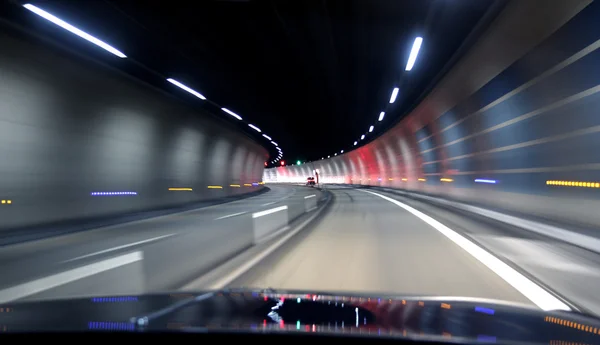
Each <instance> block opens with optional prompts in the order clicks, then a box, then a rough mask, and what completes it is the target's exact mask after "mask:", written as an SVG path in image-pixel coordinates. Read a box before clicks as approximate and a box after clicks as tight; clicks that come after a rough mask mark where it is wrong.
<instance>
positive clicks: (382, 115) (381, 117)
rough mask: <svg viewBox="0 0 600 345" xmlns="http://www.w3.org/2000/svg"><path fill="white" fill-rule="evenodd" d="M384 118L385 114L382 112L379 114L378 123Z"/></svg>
mask: <svg viewBox="0 0 600 345" xmlns="http://www.w3.org/2000/svg"><path fill="white" fill-rule="evenodd" d="M384 116H385V112H384V111H382V112H381V113H379V121H383V117H384Z"/></svg>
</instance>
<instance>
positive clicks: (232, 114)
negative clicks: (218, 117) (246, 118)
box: [221, 108, 242, 120]
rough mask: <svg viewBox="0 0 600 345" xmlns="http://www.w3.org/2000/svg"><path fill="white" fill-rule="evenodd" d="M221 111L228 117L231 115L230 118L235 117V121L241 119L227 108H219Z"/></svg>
mask: <svg viewBox="0 0 600 345" xmlns="http://www.w3.org/2000/svg"><path fill="white" fill-rule="evenodd" d="M221 110H223V111H224V112H226V113H227V114H229V115H231V116H233V117H235V118H236V119H238V120H241V119H242V117H241V116H239V115H238V114H236V113H234V112H233V111H231V110H229V109H227V108H221Z"/></svg>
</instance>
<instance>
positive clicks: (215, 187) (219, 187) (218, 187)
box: [208, 186, 223, 189]
mask: <svg viewBox="0 0 600 345" xmlns="http://www.w3.org/2000/svg"><path fill="white" fill-rule="evenodd" d="M208 189H223V186H208Z"/></svg>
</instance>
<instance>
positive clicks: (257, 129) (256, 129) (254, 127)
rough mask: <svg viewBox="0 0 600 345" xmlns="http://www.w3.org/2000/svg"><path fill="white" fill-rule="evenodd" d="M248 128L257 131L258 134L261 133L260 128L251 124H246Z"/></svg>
mask: <svg viewBox="0 0 600 345" xmlns="http://www.w3.org/2000/svg"><path fill="white" fill-rule="evenodd" d="M248 127H250V128H252V129H253V130H255V131H257V132H258V133H260V132H261V130H260V128H258V127H256V126H255V125H253V124H251V123H249V124H248Z"/></svg>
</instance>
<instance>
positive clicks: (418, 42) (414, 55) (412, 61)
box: [405, 37, 423, 71]
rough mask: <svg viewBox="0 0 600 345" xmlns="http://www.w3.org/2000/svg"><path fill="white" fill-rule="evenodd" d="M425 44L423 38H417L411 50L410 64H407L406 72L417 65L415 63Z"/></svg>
mask: <svg viewBox="0 0 600 345" xmlns="http://www.w3.org/2000/svg"><path fill="white" fill-rule="evenodd" d="M422 43H423V37H417V38H415V41H414V42H413V46H412V49H411V50H410V55H409V57H408V62H406V69H405V70H406V71H410V70H411V69H412V68H413V66H414V65H415V61H417V56H418V55H419V50H420V49H421V44H422Z"/></svg>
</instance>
